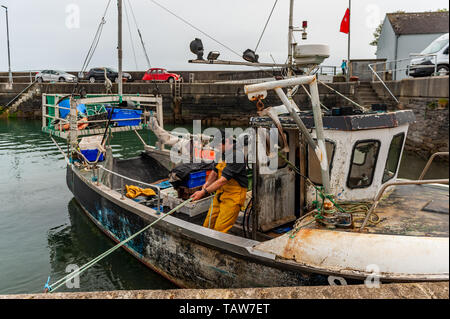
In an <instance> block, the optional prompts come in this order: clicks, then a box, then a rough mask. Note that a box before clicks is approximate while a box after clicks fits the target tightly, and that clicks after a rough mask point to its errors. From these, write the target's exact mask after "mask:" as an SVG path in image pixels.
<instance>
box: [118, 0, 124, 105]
mask: <svg viewBox="0 0 450 319" xmlns="http://www.w3.org/2000/svg"><path fill="white" fill-rule="evenodd" d="M117 9H118V29H119V30H118V43H117V56H118V59H119V61H118V63H119V79H118V80H119V89H118V93H119V102H122V94H123V81H122V78H123V76H122V74H123V71H122V0H117Z"/></svg>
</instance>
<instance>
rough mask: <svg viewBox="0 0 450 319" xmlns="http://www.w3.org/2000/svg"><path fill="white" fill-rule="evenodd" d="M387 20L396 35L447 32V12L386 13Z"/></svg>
mask: <svg viewBox="0 0 450 319" xmlns="http://www.w3.org/2000/svg"><path fill="white" fill-rule="evenodd" d="M386 16H387V18H388V19H389V22H390V23H391V25H392V28H393V29H394V32H395V33H396V34H398V35H402V34H429V33H448V31H449V26H448V25H449V19H448V18H449V16H448V11H447V12H415V13H408V12H407V13H388V14H386Z"/></svg>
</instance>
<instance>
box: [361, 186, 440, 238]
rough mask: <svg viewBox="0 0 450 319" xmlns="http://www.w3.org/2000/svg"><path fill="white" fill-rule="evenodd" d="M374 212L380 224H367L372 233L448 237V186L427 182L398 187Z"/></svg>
mask: <svg viewBox="0 0 450 319" xmlns="http://www.w3.org/2000/svg"><path fill="white" fill-rule="evenodd" d="M375 213H376V214H377V215H378V216H379V217H380V218H381V221H380V222H379V223H378V224H377V225H368V227H367V228H368V230H369V232H370V233H379V234H391V235H406V236H430V237H448V236H449V217H448V216H449V215H448V214H449V191H448V188H447V189H445V188H444V187H438V186H428V185H408V186H396V187H395V188H394V190H393V191H392V192H391V193H390V194H389V195H388V196H387V197H386V198H384V199H383V200H382V201H381V202H380V204H379V205H378V207H377V209H375Z"/></svg>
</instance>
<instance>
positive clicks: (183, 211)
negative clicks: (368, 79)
mask: <svg viewBox="0 0 450 319" xmlns="http://www.w3.org/2000/svg"><path fill="white" fill-rule="evenodd" d="M118 2H119V3H120V1H118ZM119 6H120V4H119ZM119 43H121V42H120V41H119ZM299 48H301V46H299ZM120 50H121V48H120V46H119V52H121V51H120ZM323 52H324V51H320V52H318V53H316V54H313V55H312V57H313V59H312V60H308V62H307V64H311V63H313V64H317V62H315V61H320V60H321V59H322V60H323V58H324V53H323ZM292 56H293V59H295V57H296V54H295V50H294V52H293V53H292ZM308 56H309V57H310V58H311V54H310V53H308ZM297 57H298V59H299V60H300V59H304V58H306V57H305V55H301V54H298V55H297ZM120 58H121V53H119V60H120ZM311 61H313V62H311ZM121 71H122V69H121V63H120V62H119V72H121ZM120 86H121V83H119V94H117V95H114V94H110V95H101V94H97V95H86V96H83V97H81V96H69V97H63V96H62V95H57V94H43V105H42V110H43V117H42V120H43V122H42V123H43V131H44V132H46V133H49V134H50V135H51V136H52V139H53V137H55V136H56V137H59V138H62V139H66V140H67V144H68V146H67V151H66V152H64V151H63V149H62V148H61V147H59V144H57V142H56V140H54V139H53V140H54V142H55V143H56V144H57V145H58V147H59V148H60V151H61V152H62V153H63V154H64V156H65V159H66V162H67V171H66V180H67V185H68V187H69V189H70V190H71V192H72V193H73V195H74V197H75V199H76V201H77V202H78V204H79V205H80V206H81V208H82V209H83V211H84V212H85V213H86V215H87V216H88V217H89V218H90V219H91V220H92V222H93V223H94V224H95V225H96V226H97V227H98V228H99V229H100V230H101V231H102V232H104V233H105V234H106V235H107V236H109V237H110V238H111V239H112V240H113V241H115V242H117V243H121V242H123V241H124V240H126V239H127V238H130V236H132V235H133V234H136V233H137V232H139V231H140V230H142V229H144V228H145V227H148V226H149V225H150V224H152V227H149V228H148V229H146V231H145V232H143V233H140V234H139V235H138V236H136V237H133V239H132V240H130V241H128V242H127V243H126V244H124V245H123V246H122V247H123V248H124V249H125V250H127V251H128V252H129V253H130V254H132V255H133V256H134V257H136V258H137V259H138V260H139V261H141V262H142V263H144V264H145V265H146V266H148V267H149V268H150V269H152V270H153V271H155V272H157V273H159V274H160V275H161V276H163V277H165V278H167V279H168V280H170V281H171V282H173V283H175V284H176V285H177V286H179V287H183V288H241V287H279V286H303V285H323V284H329V283H331V282H334V281H335V280H338V281H340V282H341V283H362V282H365V281H366V282H367V280H369V281H370V280H372V281H373V280H378V281H379V282H382V283H384V282H417V281H448V280H449V274H448V273H449V271H448V269H449V267H448V260H449V258H448V257H449V256H448V254H449V227H448V186H447V185H444V184H448V179H439V180H423V179H422V178H418V179H417V180H403V179H399V178H397V174H398V167H399V162H400V159H401V157H402V153H403V148H404V144H405V140H406V136H407V133H408V127H409V125H410V124H411V123H412V122H414V120H415V118H414V114H413V112H412V111H409V110H401V111H387V110H379V109H376V110H367V109H364V108H363V109H355V108H354V107H350V108H349V107H345V106H342V107H337V108H333V109H332V110H323V108H322V106H321V103H320V97H319V92H318V81H317V77H316V76H315V75H301V76H295V75H292V76H291V77H287V78H286V79H283V80H278V81H277V80H272V81H266V82H263V83H257V84H251V85H246V86H245V87H244V90H245V93H246V94H247V95H248V97H249V99H250V100H253V101H255V102H257V105H258V107H259V109H258V116H256V117H253V118H251V120H250V123H249V125H250V127H251V128H252V129H254V131H255V132H257V134H255V135H254V138H253V139H252V140H251V142H249V143H250V144H249V145H252V147H253V150H254V153H253V154H256V155H255V156H254V158H253V162H252V165H251V172H252V183H251V184H252V187H251V189H249V192H248V197H249V200H248V201H247V207H246V209H245V210H243V211H242V212H241V213H240V217H239V218H238V221H237V222H236V224H235V225H234V226H233V228H232V229H231V230H230V231H229V233H222V232H218V231H215V230H212V229H209V228H205V227H203V226H202V225H203V221H204V219H205V216H206V212H207V210H208V208H209V206H210V203H211V197H207V198H204V199H202V200H199V201H197V202H183V200H182V199H180V198H178V194H177V192H176V191H175V190H174V187H173V186H171V185H170V184H169V185H167V183H164V182H165V181H167V179H168V176H169V173H170V171H171V170H172V169H173V168H175V167H177V160H178V159H179V158H178V157H176V156H175V157H174V155H173V152H171V151H172V149H173V147H172V148H169V147H167V146H168V145H169V146H174V145H175V144H176V143H180V142H182V143H183V141H184V142H186V141H188V142H189V141H190V139H191V138H193V137H195V136H191V135H189V136H180V135H178V136H177V135H176V134H175V133H172V132H167V131H165V130H164V125H163V108H162V98H161V96H158V95H145V94H144V95H141V94H135V95H131V94H127V95H125V94H122V90H121V89H120ZM301 86H309V92H310V99H311V106H312V109H311V110H306V109H303V108H300V107H299V106H297V105H296V104H295V103H294V102H293V100H292V98H291V95H290V94H291V93H292V91H293V90H295V89H296V88H298V87H301ZM283 89H287V90H288V93H287V94H286V93H285V91H284V90H283ZM271 91H274V92H275V94H276V95H277V96H278V97H279V99H280V100H281V102H282V105H280V106H277V107H264V105H263V102H262V101H263V100H264V97H266V96H267V95H268V92H271ZM62 98H65V99H69V101H70V103H69V105H70V110H69V114H68V116H67V118H61V117H60V116H59V114H60V109H62V108H64V107H63V106H60V104H61V103H60V102H61V99H62ZM79 105H84V106H85V107H86V108H87V109H96V108H97V107H98V106H99V105H102V106H104V107H105V108H106V109H108V120H98V121H95V120H94V121H89V119H88V121H87V122H86V121H85V122H83V123H87V124H88V125H87V126H86V127H83V129H81V128H80V126H79V122H78V118H77V113H78V111H77V109H78V106H79ZM130 105H131V106H132V109H131V110H132V111H133V112H131V115H129V112H128V111H130V108H129V107H130ZM125 106H127V107H125ZM115 112H117V114H118V116H117V117H116V118H114V116H113V115H114V114H116V113H115ZM124 114H128V115H126V116H123V115H124ZM121 115H122V116H121ZM55 120H58V121H61V123H64V124H68V126H69V129H68V130H64V129H63V127H64V126H63V125H59V126H57V127H56V126H55V124H54V123H55V122H54V121H55ZM94 123H97V125H98V123H103V127H100V128H99V127H97V128H95V127H94V128H92V126H90V125H91V124H94ZM139 130H152V131H153V132H154V133H155V134H156V135H157V136H158V138H159V141H158V143H157V145H155V146H151V145H148V144H147V143H146V142H145V141H144V140H143V138H142V137H141V136H140V135H139V134H138V131H139ZM121 131H135V132H136V133H137V138H139V139H140V140H141V142H142V144H143V152H142V154H141V155H140V156H138V157H135V158H131V159H118V158H115V157H114V156H113V154H112V151H111V148H110V147H108V145H107V144H108V142H107V141H110V139H111V134H112V133H114V134H120V132H121ZM270 132H276V135H275V136H277V139H276V140H275V141H272V142H273V145H274V148H273V150H274V151H273V152H271V149H270V148H269V149H268V148H267V144H270V143H271V140H270V136H271V135H270ZM92 136H94V137H95V138H94V139H93V140H87V137H92ZM197 138H198V139H199V141H204V140H208V139H209V138H208V137H204V136H197ZM88 141H89V142H91V144H89V146H87V147H86V146H84V147H81V145H80V143H82V142H85V143H84V144H85V145H86V143H87V142H88ZM183 145H187V144H183ZM202 145H203V144H202ZM206 145H208V143H207V142H206ZM91 150H93V151H94V156H93V157H92V154H90V157H89V158H88V156H87V152H86V151H91ZM209 150H210V149H208V151H209ZM447 155H448V153H447ZM180 156H181V155H180ZM433 158H434V157H433ZM427 167H428V165H427ZM422 175H423V174H422ZM161 181H163V182H161ZM129 185H133V186H137V187H140V188H147V189H151V190H152V191H153V192H154V195H153V196H150V197H145V198H144V199H142V198H141V199H139V198H138V199H136V198H134V199H133V198H129V197H127V196H126V194H125V193H126V187H127V186H129ZM180 206H182V207H181V208H179V209H178V210H177V211H175V212H172V211H173V209H174V208H176V207H180ZM168 211H171V213H170V214H168V213H167V212H168Z"/></svg>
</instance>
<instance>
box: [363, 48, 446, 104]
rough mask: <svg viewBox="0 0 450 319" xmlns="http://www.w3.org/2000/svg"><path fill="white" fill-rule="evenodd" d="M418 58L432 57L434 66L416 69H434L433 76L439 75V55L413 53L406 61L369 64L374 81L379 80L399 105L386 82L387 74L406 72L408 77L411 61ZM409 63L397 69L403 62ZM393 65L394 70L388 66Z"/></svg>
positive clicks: (422, 66)
mask: <svg viewBox="0 0 450 319" xmlns="http://www.w3.org/2000/svg"><path fill="white" fill-rule="evenodd" d="M417 57H431V58H434V64H430V65H421V64H417V65H414V69H420V68H427V69H428V68H430V67H434V72H433V73H432V74H431V75H432V76H433V75H438V74H437V54H420V53H411V54H410V55H409V58H406V59H398V60H391V61H384V62H377V63H372V64H369V65H368V67H369V70H370V71H371V72H372V74H373V80H374V81H375V79H378V80H379V81H380V82H381V83H382V84H383V86H384V88H385V89H386V90H387V91H388V92H389V94H390V95H391V96H392V98H393V99H394V100H395V101H396V102H397V103H399V101H398V99H397V98H396V97H395V95H394V94H393V93H392V91H391V90H390V89H389V88H388V86H387V85H386V83H385V81H386V74H395V73H396V72H398V71H405V72H406V73H407V74H408V75H410V74H411V61H412V60H413V59H416V58H417ZM406 61H408V63H407V65H406V67H400V68H399V67H397V66H398V65H399V64H401V63H402V62H406ZM391 64H394V67H393V68H390V67H388V66H390V65H391ZM379 65H381V66H383V67H382V68H381V70H378V69H379V68H378V66H379ZM379 74H383V78H382V77H381V76H380V75H379Z"/></svg>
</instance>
